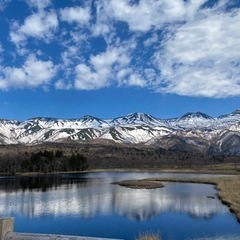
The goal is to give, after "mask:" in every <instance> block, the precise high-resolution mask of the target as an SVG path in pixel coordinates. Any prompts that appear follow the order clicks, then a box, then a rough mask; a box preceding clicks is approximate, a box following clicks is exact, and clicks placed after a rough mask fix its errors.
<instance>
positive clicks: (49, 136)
mask: <svg viewBox="0 0 240 240" xmlns="http://www.w3.org/2000/svg"><path fill="white" fill-rule="evenodd" d="M72 141H74V142H91V141H104V142H106V141H110V142H115V143H126V144H142V145H145V146H151V147H161V148H163V149H167V150H173V151H179V150H180V151H190V152H191V151H198V152H202V153H205V154H219V153H221V154H227V155H240V109H238V110H236V111H234V112H233V113H231V114H227V115H224V116H219V117H217V118H213V117H211V116H208V115H206V114H204V113H201V112H196V113H187V114H184V115H183V116H182V117H179V118H173V119H160V118H156V117H154V116H151V115H148V114H145V113H134V114H128V115H126V116H123V117H118V118H113V119H99V118H96V117H93V116H84V117H82V118H79V119H56V118H42V117H39V118H31V119H29V120H26V121H22V122H21V121H17V120H0V144H2V145H9V144H31V145H32V144H42V143H49V142H55V143H56V142H58V143H59V142H72Z"/></svg>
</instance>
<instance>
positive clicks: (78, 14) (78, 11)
mask: <svg viewBox="0 0 240 240" xmlns="http://www.w3.org/2000/svg"><path fill="white" fill-rule="evenodd" d="M60 15H61V20H62V21H66V22H68V23H78V24H87V23H88V22H89V20H90V18H91V15H90V9H89V8H82V7H66V8H64V9H61V11H60Z"/></svg>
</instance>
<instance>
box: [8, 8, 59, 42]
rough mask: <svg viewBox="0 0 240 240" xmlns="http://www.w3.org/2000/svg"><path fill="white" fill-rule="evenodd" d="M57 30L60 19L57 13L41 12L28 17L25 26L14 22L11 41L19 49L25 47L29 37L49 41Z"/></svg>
mask: <svg viewBox="0 0 240 240" xmlns="http://www.w3.org/2000/svg"><path fill="white" fill-rule="evenodd" d="M57 28H58V18H57V15H56V13H54V12H45V11H41V12H38V13H34V14H32V15H30V16H28V17H27V18H26V19H25V20H24V23H23V25H19V24H18V23H17V22H14V23H13V25H12V30H11V32H10V39H11V41H12V42H13V43H14V44H16V46H18V47H19V46H20V45H24V44H25V41H26V40H27V38H28V37H33V38H37V39H41V40H43V41H49V40H50V39H51V38H52V37H53V32H55V31H56V30H57Z"/></svg>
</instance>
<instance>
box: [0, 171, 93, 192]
mask: <svg viewBox="0 0 240 240" xmlns="http://www.w3.org/2000/svg"><path fill="white" fill-rule="evenodd" d="M83 176H84V174H76V175H73V174H72V175H67V174H65V175H52V176H32V177H9V178H8V177H6V178H3V179H1V180H0V190H3V191H6V192H12V191H15V190H21V191H23V192H24V191H26V190H30V191H32V190H36V189H37V190H40V191H43V192H44V191H47V190H50V189H51V188H57V187H58V186H61V185H63V184H68V185H72V184H77V185H81V187H84V186H86V185H88V184H89V181H88V179H87V178H84V177H83Z"/></svg>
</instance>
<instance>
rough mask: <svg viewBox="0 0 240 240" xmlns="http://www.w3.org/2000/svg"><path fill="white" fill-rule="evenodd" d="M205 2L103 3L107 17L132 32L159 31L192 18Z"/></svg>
mask: <svg viewBox="0 0 240 240" xmlns="http://www.w3.org/2000/svg"><path fill="white" fill-rule="evenodd" d="M205 2H207V0H192V1H187V2H186V1H183V0H174V1H169V0H161V1H156V0H139V3H135V4H131V2H130V1H129V0H118V1H115V0H110V1H105V2H104V3H105V6H104V8H105V11H106V13H107V14H108V16H110V17H112V18H114V19H116V20H118V21H123V22H126V23H127V24H128V26H129V28H130V30H132V31H143V32H145V31H149V30H150V29H151V28H153V27H154V28H156V29H161V28H162V27H163V26H164V25H165V24H168V23H176V22H180V21H184V20H185V19H187V18H189V17H191V16H194V15H195V13H196V12H197V11H198V10H199V8H200V7H201V6H202V5H203V4H204V3H205Z"/></svg>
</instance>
